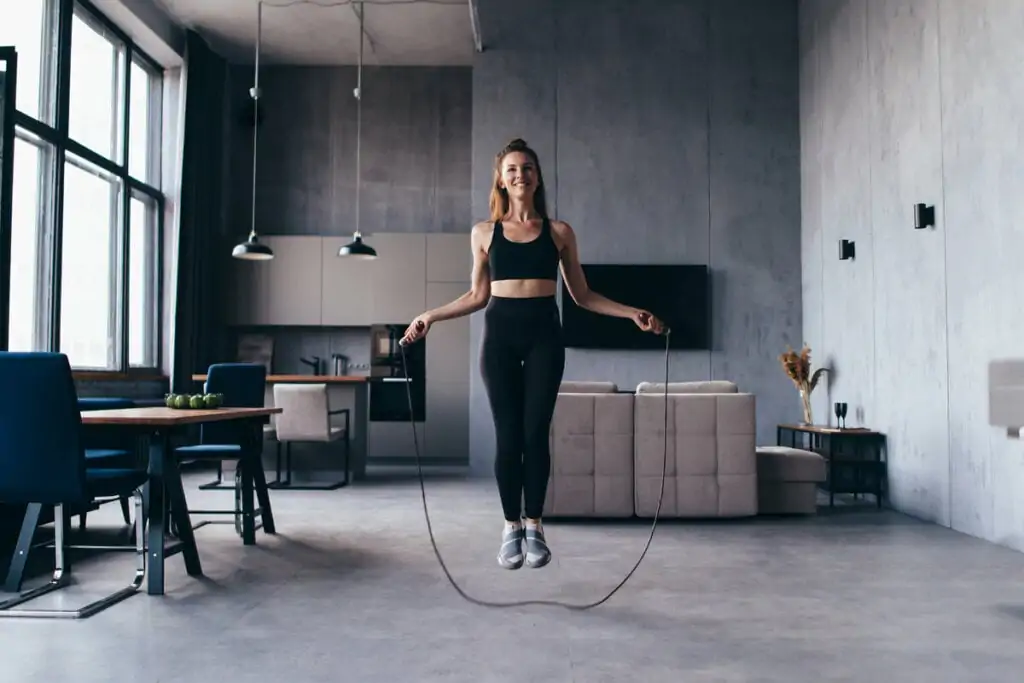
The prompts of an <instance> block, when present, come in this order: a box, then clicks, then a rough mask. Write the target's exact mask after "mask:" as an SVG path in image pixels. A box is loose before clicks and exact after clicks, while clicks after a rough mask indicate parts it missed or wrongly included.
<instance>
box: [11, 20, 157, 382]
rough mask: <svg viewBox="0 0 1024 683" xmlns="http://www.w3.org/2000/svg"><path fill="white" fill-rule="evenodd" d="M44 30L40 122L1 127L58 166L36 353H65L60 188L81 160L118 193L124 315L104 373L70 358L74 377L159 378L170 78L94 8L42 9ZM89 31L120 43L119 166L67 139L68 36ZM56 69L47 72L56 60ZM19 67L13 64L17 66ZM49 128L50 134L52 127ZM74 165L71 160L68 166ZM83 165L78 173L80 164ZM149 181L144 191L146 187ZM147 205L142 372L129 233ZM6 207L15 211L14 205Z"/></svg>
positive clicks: (52, 174) (40, 274)
mask: <svg viewBox="0 0 1024 683" xmlns="http://www.w3.org/2000/svg"><path fill="white" fill-rule="evenodd" d="M44 14H45V17H46V19H45V26H46V28H45V29H44V32H43V36H42V37H43V43H42V45H41V48H42V49H41V50H40V52H41V54H42V55H43V57H42V61H43V63H42V64H41V65H40V79H39V80H40V87H39V90H40V92H39V98H40V99H39V104H40V112H39V114H40V117H39V118H36V117H33V116H30V115H28V114H25V113H24V112H22V111H20V110H18V109H17V104H16V102H15V103H13V107H12V109H13V126H11V125H10V123H8V122H6V121H5V124H4V128H5V129H7V130H8V131H11V130H13V137H12V139H11V142H13V138H22V139H24V140H26V141H29V142H31V141H32V139H33V138H35V139H36V140H38V141H41V142H42V143H43V144H47V145H50V146H52V149H53V155H52V156H53V158H52V160H47V163H46V164H45V165H44V168H43V169H41V172H40V178H39V181H40V192H39V196H38V197H37V206H38V211H37V215H38V221H39V224H38V230H37V238H38V240H39V243H38V248H39V251H38V253H39V254H40V259H39V263H38V264H37V278H38V280H37V292H38V297H37V307H36V316H37V317H36V320H35V326H36V330H35V334H34V337H35V346H36V348H37V349H38V350H45V351H60V325H61V293H62V285H63V283H62V281H61V280H62V278H61V263H62V260H61V259H62V253H61V252H62V243H63V230H64V222H65V221H64V184H65V173H64V171H65V164H66V163H72V164H75V160H76V159H77V160H81V161H84V162H85V163H86V164H87V165H90V166H92V167H94V169H95V170H96V171H99V172H101V173H102V174H105V175H107V176H108V177H110V178H112V179H114V180H116V181H117V182H118V183H119V184H120V188H121V191H120V193H119V197H118V199H119V201H118V202H117V206H116V208H117V213H116V218H115V220H114V226H113V227H114V229H115V230H116V239H115V240H114V242H115V244H116V253H112V259H111V265H112V267H111V272H110V277H111V279H112V285H113V286H114V287H115V289H114V291H115V296H114V297H113V298H114V299H115V300H116V301H117V304H118V306H117V308H118V310H116V311H114V312H113V313H114V315H112V316H111V318H112V325H111V333H112V336H113V338H114V340H115V343H114V350H113V353H112V354H111V357H109V358H108V362H107V366H106V367H101V368H97V367H80V366H75V365H74V364H75V360H76V359H75V358H74V357H73V356H70V360H71V362H72V367H73V369H75V370H76V372H81V371H85V372H89V373H95V374H99V375H106V374H110V375H128V376H134V375H143V376H149V375H153V374H162V370H161V368H162V365H163V359H164V358H163V356H164V351H165V350H164V349H163V348H162V344H161V340H162V338H163V311H164V307H165V306H166V302H165V301H164V291H163V271H164V253H163V252H164V250H163V245H164V218H165V217H164V214H165V206H166V199H165V196H164V193H163V191H162V189H161V187H160V178H161V175H162V164H163V159H162V155H163V154H164V153H166V152H165V145H164V144H162V143H163V141H164V139H163V133H164V131H163V120H162V119H163V93H164V90H165V89H164V81H165V73H164V68H163V67H162V66H161V65H160V64H159V63H158V62H157V61H156V60H154V59H153V58H152V57H150V56H149V55H148V54H147V53H146V52H145V51H143V50H142V49H140V48H139V47H138V45H136V44H135V42H134V41H132V40H131V38H130V37H129V36H128V35H127V34H126V33H125V32H124V31H122V30H121V29H120V28H118V27H117V26H116V25H115V24H114V23H113V22H112V21H110V20H109V19H108V18H107V17H106V16H105V15H104V14H103V13H102V12H101V11H100V10H99V9H98V8H97V7H96V6H95V5H93V4H92V2H90V1H89V0H44ZM76 16H77V17H78V19H79V20H81V21H84V22H85V23H87V24H88V25H89V26H90V27H91V28H94V29H95V30H97V31H98V32H100V33H102V34H104V35H105V37H108V38H109V39H111V40H112V41H113V42H115V43H116V44H117V45H118V47H119V49H120V54H119V61H120V64H119V70H118V72H117V77H118V82H117V84H116V85H117V94H118V98H119V100H120V101H119V106H118V107H117V109H116V112H115V116H116V117H119V121H118V125H119V127H120V132H119V137H118V139H117V142H118V146H119V150H118V153H117V155H115V156H118V157H119V158H118V159H117V160H112V159H108V158H107V157H106V156H104V154H101V153H99V152H97V151H95V150H93V149H90V148H89V147H87V146H86V145H84V144H82V143H81V142H79V141H77V140H75V139H74V138H73V137H71V136H70V135H69V128H70V97H71V59H72V45H71V43H72V26H73V24H74V18H75V17H76ZM51 55H52V61H53V63H52V64H51V63H50V62H51V57H50V56H51ZM16 60H17V58H16V59H15V62H14V63H15V64H17V61H16ZM133 64H138V66H140V67H142V69H143V70H144V71H145V72H146V73H147V74H148V76H149V88H150V92H149V111H148V121H147V127H146V131H147V134H148V137H149V145H148V146H149V155H148V156H149V159H148V160H147V168H146V175H147V179H146V180H143V179H140V178H138V177H136V176H134V175H132V173H131V168H130V165H131V154H130V150H131V133H132V131H131V102H132V92H131V89H132V87H133V85H134V86H135V87H138V84H137V83H133V82H132V79H131V72H132V65H133ZM46 120H52V121H53V125H50V124H49V123H46ZM8 151H9V152H10V153H7V154H5V155H4V157H5V161H6V164H7V165H8V166H12V163H11V161H9V159H10V158H11V157H13V149H11V150H8ZM69 155H70V158H69ZM76 165H77V164H76ZM10 175H11V174H10V173H7V174H5V175H4V179H5V181H4V182H5V187H4V189H5V190H7V194H8V195H9V194H10V192H11V191H12V187H11V185H12V183H13V178H10ZM147 181H148V182H147ZM133 198H137V199H140V200H143V201H145V202H146V203H147V204H149V205H150V206H151V207H152V214H151V215H152V217H153V221H154V222H155V225H154V224H152V223H150V225H149V226H147V229H151V230H152V233H151V235H150V238H151V239H150V242H149V245H148V246H149V247H150V250H148V252H147V254H146V258H147V261H148V262H149V263H151V264H152V265H153V268H152V272H150V273H147V276H148V279H149V280H150V281H149V282H148V283H147V284H148V287H149V289H148V290H147V291H148V292H150V293H151V294H152V299H151V300H150V301H147V305H146V309H147V319H146V320H145V321H144V325H145V338H146V343H147V345H148V346H149V348H148V349H147V352H146V354H145V355H146V360H147V361H149V362H147V363H145V364H144V365H134V366H133V365H132V364H131V362H130V361H131V358H130V348H131V339H130V338H129V306H130V302H131V298H130V297H131V290H130V277H129V276H130V271H129V267H130V264H129V263H128V255H129V247H130V234H131V233H130V231H131V230H133V229H134V228H137V227H139V226H134V227H133V226H132V225H131V208H132V199H133ZM5 201H8V202H9V201H11V200H10V198H9V197H8V198H7V199H6V200H5ZM3 228H6V234H3V235H2V236H0V245H5V246H6V250H5V249H4V248H2V247H0V259H2V262H0V269H2V271H3V277H2V279H3V281H4V282H7V281H9V277H10V268H11V258H10V237H11V234H10V230H11V226H3V225H0V229H3ZM3 290H4V291H5V292H6V294H5V295H4V296H3V297H0V298H2V299H3V301H2V302H0V314H2V317H3V321H2V324H0V348H4V349H6V348H7V347H8V339H9V319H8V316H9V310H10V307H9V293H10V287H9V286H7V287H4V288H3Z"/></svg>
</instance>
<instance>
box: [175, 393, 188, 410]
mask: <svg viewBox="0 0 1024 683" xmlns="http://www.w3.org/2000/svg"><path fill="white" fill-rule="evenodd" d="M174 407H175V408H188V396H186V395H185V394H179V395H178V396H176V397H175V398H174Z"/></svg>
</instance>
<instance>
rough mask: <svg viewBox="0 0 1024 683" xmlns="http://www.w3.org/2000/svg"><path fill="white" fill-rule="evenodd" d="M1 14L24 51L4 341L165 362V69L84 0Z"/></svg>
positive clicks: (13, 6)
mask: <svg viewBox="0 0 1024 683" xmlns="http://www.w3.org/2000/svg"><path fill="white" fill-rule="evenodd" d="M0 17H2V21H0V46H2V45H13V46H14V47H15V48H16V50H17V51H18V92H17V97H16V108H17V112H16V114H15V125H16V131H15V134H16V142H15V147H14V182H13V220H12V228H11V287H10V320H9V327H10V329H9V334H8V339H7V340H6V341H7V347H8V348H9V349H11V350H54V351H61V352H63V353H66V354H67V355H68V357H69V359H70V360H71V364H72V366H73V367H75V368H76V369H82V370H99V371H104V370H106V371H113V372H130V371H132V370H135V369H143V370H151V369H156V368H158V367H159V366H160V344H159V340H160V321H161V315H160V311H161V305H162V301H161V300H160V287H159V282H160V272H159V269H160V263H161V258H160V245H161V243H162V239H161V234H162V216H163V213H164V212H163V203H164V198H163V195H162V194H161V190H160V183H159V181H160V172H159V171H160V143H161V139H160V133H161V121H160V112H161V109H162V104H161V93H162V91H163V77H162V70H161V69H160V68H159V67H158V66H157V65H156V63H155V62H153V60H151V59H150V58H149V57H148V56H147V55H145V54H143V53H142V52H140V51H139V50H138V49H137V48H136V47H135V45H134V44H133V43H132V42H131V40H130V39H129V38H128V36H126V35H125V34H124V33H123V32H121V31H120V30H118V29H117V28H116V27H115V26H114V25H113V24H111V23H110V22H109V21H107V20H106V19H105V18H104V17H103V15H102V14H101V13H100V12H98V11H97V10H96V9H95V8H94V7H93V6H92V4H90V3H88V2H85V1H79V0H75V1H74V2H70V1H69V0H0ZM2 342H3V340H0V343H2Z"/></svg>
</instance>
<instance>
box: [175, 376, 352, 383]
mask: <svg viewBox="0 0 1024 683" xmlns="http://www.w3.org/2000/svg"><path fill="white" fill-rule="evenodd" d="M192 379H194V380H195V381H197V382H205V381H206V375H192ZM369 379H370V378H369V377H367V376H364V375H267V382H268V383H269V384H284V383H289V384H291V383H296V384H320V383H326V384H365V383H366V382H367V381H368V380H369Z"/></svg>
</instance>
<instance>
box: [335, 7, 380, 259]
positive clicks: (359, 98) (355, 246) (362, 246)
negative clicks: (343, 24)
mask: <svg viewBox="0 0 1024 683" xmlns="http://www.w3.org/2000/svg"><path fill="white" fill-rule="evenodd" d="M365 12H366V7H365V5H363V3H361V2H360V3H359V68H358V69H357V71H356V73H357V76H356V89H355V91H354V93H353V94H354V95H355V96H356V229H355V232H354V233H353V235H352V241H351V242H349V243H348V244H346V245H345V246H343V247H342V248H341V249H339V250H338V256H343V257H345V258H357V259H365V260H370V259H375V258H377V250H376V249H374V248H373V247H371V246H370V245H369V244H366V243H365V242H363V235H362V233H361V232H359V222H360V213H359V208H360V207H359V196H360V190H361V189H362V184H363V183H362V152H363V16H364V14H365Z"/></svg>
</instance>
